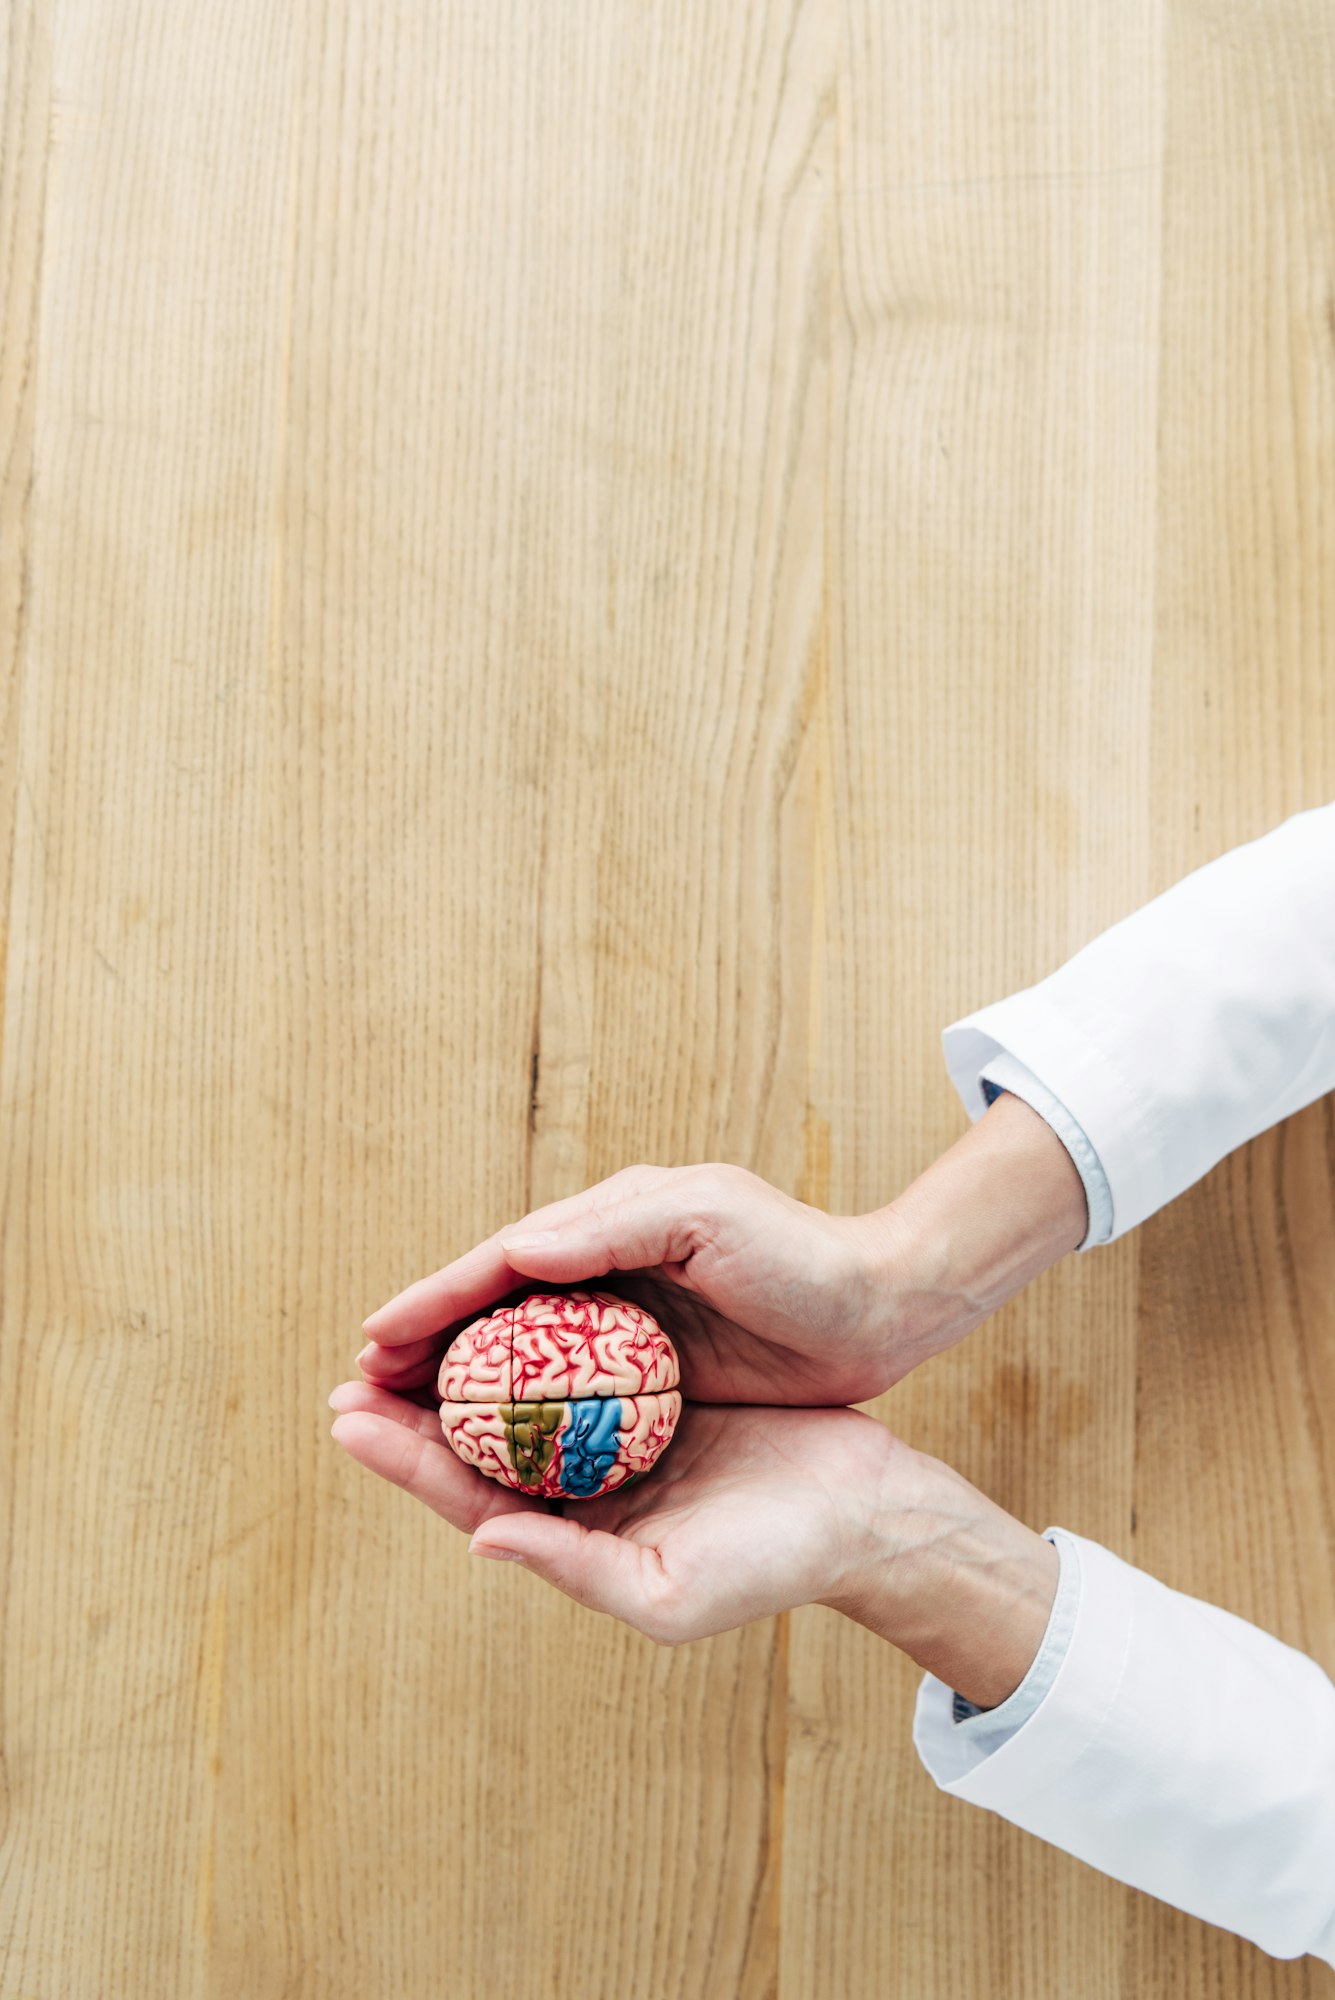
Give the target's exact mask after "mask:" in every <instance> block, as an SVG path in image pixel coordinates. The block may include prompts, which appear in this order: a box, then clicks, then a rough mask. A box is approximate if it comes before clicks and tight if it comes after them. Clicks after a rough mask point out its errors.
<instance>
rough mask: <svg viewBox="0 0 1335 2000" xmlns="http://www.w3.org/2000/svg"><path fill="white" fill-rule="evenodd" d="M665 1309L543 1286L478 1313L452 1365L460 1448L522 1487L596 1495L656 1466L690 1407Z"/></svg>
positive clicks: (447, 1375)
mask: <svg viewBox="0 0 1335 2000" xmlns="http://www.w3.org/2000/svg"><path fill="white" fill-rule="evenodd" d="M678 1379H679V1378H678V1373H677V1356H676V1353H675V1351H674V1349H673V1346H672V1342H671V1341H670V1340H669V1339H668V1337H667V1335H666V1334H665V1333H664V1331H663V1329H662V1327H661V1326H659V1324H658V1322H657V1320H655V1319H652V1318H651V1317H650V1316H649V1314H648V1313H647V1312H642V1311H641V1310H640V1308H639V1307H638V1306H633V1305H630V1304H628V1303H627V1301H626V1300H625V1299H617V1298H613V1297H611V1295H610V1294H609V1293H607V1292H535V1293H533V1294H532V1295H531V1296H530V1297H529V1298H526V1299H521V1300H520V1301H519V1303H518V1305H513V1306H503V1307H500V1308H499V1309H498V1310H497V1311H496V1312H494V1313H492V1314H491V1315H490V1316H489V1317H488V1318H486V1319H478V1320H474V1321H473V1324H472V1325H471V1326H466V1327H465V1328H464V1330H463V1332H462V1333H461V1334H459V1335H458V1337H457V1338H456V1339H455V1340H454V1341H453V1342H452V1344H451V1346H450V1349H449V1352H448V1353H447V1354H446V1356H445V1359H444V1361H443V1362H442V1363H441V1369H440V1394H441V1397H442V1402H441V1409H440V1421H441V1426H442V1428H443V1430H444V1432H445V1436H446V1439H447V1440H448V1442H449V1443H450V1444H451V1445H453V1447H454V1449H455V1451H456V1452H458V1454H459V1456H460V1458H462V1459H463V1460H465V1461H466V1463H467V1464H469V1465H475V1466H476V1467H477V1469H478V1471H479V1472H485V1473H486V1475H487V1477H488V1478H489V1479H499V1480H500V1482H501V1484H502V1485H503V1486H512V1487H513V1488H514V1489H515V1491H516V1492H517V1493H531V1494H534V1495H544V1496H546V1497H547V1498H549V1499H563V1500H592V1499H593V1498H594V1497H595V1496H596V1495H597V1494H599V1493H612V1492H614V1491H615V1490H616V1488H617V1487H618V1486H624V1485H626V1483H627V1482H628V1481H629V1480H631V1479H636V1478H638V1477H639V1475H640V1474H641V1473H644V1472H647V1471H648V1470H649V1468H650V1466H651V1465H653V1463H654V1461H655V1460H656V1459H657V1458H658V1456H659V1454H660V1453H661V1452H662V1451H663V1450H664V1448H665V1447H666V1445H667V1444H668V1443H669V1441H670V1440H671V1437H672V1433H673V1431H674V1430H675V1429H676V1427H677V1418H678V1417H679V1416H680V1415H681V1395H680V1392H679V1391H678V1388H677V1382H678Z"/></svg>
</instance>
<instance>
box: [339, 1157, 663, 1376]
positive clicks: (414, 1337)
mask: <svg viewBox="0 0 1335 2000" xmlns="http://www.w3.org/2000/svg"><path fill="white" fill-rule="evenodd" d="M678 1171H680V1169H676V1168H671V1167H648V1166H634V1167H623V1168H622V1170H621V1172H620V1173H618V1174H613V1175H612V1176H611V1177H610V1178H609V1179H608V1180H605V1181H600V1182H599V1183H598V1184H597V1185H596V1186H594V1187H591V1188H585V1189H583V1191H582V1192H581V1193H579V1194H573V1195H568V1196H567V1197H566V1198H565V1200H563V1201H554V1202H551V1203H549V1204H548V1205H547V1206H546V1207H545V1208H537V1209H534V1210H533V1211H532V1213H531V1214H529V1215H526V1216H524V1217H523V1218H522V1219H521V1220H520V1221H519V1222H517V1223H511V1224H509V1225H507V1227H506V1229H501V1230H497V1231H496V1232H495V1233H494V1234H493V1235H491V1236H489V1237H487V1239H486V1241H485V1242H482V1243H479V1244H477V1245H476V1246H475V1247H474V1248H473V1249H472V1250H468V1251H465V1253H464V1255H463V1256H462V1257H456V1258H455V1260H454V1262H453V1263H452V1264H446V1265H445V1266H444V1268H443V1269H442V1270H439V1271H435V1272H433V1273H432V1275H431V1276H430V1277H429V1278H419V1279H418V1280H417V1282H416V1283H415V1284H412V1285H409V1286H408V1287H407V1288H406V1290H404V1291H402V1292H400V1293H399V1294H398V1295H397V1297H395V1298H392V1299H390V1301H389V1303H388V1304H387V1305H383V1306H381V1307H380V1308H379V1309H378V1310H377V1311H376V1312H373V1313H372V1314H371V1316H370V1318H369V1319H367V1320H366V1321H365V1322H364V1323H363V1328H362V1331H363V1332H364V1333H365V1334H366V1336H367V1338H368V1339H369V1340H370V1341H372V1342H373V1343H374V1344H375V1345H376V1346H377V1347H383V1348H393V1347H402V1346H404V1345H406V1344H411V1343H413V1342H418V1341H422V1340H425V1339H430V1338H432V1337H433V1336H435V1335H437V1334H439V1333H440V1331H441V1330H442V1328H444V1327H447V1326H450V1325H451V1324H453V1323H454V1322H455V1321H459V1320H466V1319H471V1318H473V1317H474V1316H475V1315H476V1314H478V1313H482V1312H485V1311H486V1309H487V1307H488V1306H490V1305H494V1304H495V1302H496V1300H497V1299H500V1298H503V1297H504V1296H505V1294H506V1293H507V1292H509V1291H513V1290H514V1288H515V1286H516V1285H517V1284H519V1283H520V1282H522V1279H523V1276H524V1272H523V1270H522V1269H520V1268H519V1267H517V1266H515V1265H513V1264H511V1263H510V1262H509V1260H508V1259H507V1257H506V1255H505V1252H504V1250H503V1248H502V1243H503V1239H504V1238H505V1237H506V1236H507V1235H509V1234H518V1233H519V1232H520V1231H523V1230H533V1229H559V1228H561V1227H563V1226H564V1224H565V1223H566V1222H568V1221H570V1220H573V1219H574V1218H576V1217H578V1216H579V1215H580V1214H581V1213H582V1212H583V1211H584V1210H585V1209H586V1208H589V1207H593V1206H596V1205H597V1204H598V1203H599V1202H605V1201H608V1200H609V1199H615V1198H616V1196H617V1194H618V1193H624V1192H628V1191H630V1190H632V1189H638V1188H643V1187H648V1186H652V1185H653V1184H654V1183H656V1182H657V1181H660V1180H663V1179H666V1178H668V1177H669V1176H671V1175H672V1174H674V1173H676V1172H678ZM585 1275H590V1274H588V1273H586V1274H585Z"/></svg>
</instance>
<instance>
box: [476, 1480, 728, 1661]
mask: <svg viewBox="0 0 1335 2000" xmlns="http://www.w3.org/2000/svg"><path fill="white" fill-rule="evenodd" d="M469 1553H470V1555H475V1556H487V1557H492V1558H496V1559H498V1560H501V1561H508V1562H519V1563H522V1564H523V1566H524V1568H525V1569H530V1570H532V1571H533V1573H534V1575H535V1576H540V1577H541V1578H542V1579H543V1581H544V1582H546V1583H550V1584H552V1585H553V1586H554V1587H555V1588H556V1589H557V1590H560V1591H563V1592H564V1594H565V1595H566V1596H567V1597H573V1598H574V1600H575V1602H576V1603H577V1604H584V1605H587V1606H588V1608H589V1609H590V1610H591V1611H605V1612H606V1613H607V1614H608V1616H609V1617H612V1618H620V1619H621V1620H622V1622H623V1623H624V1624H627V1625H633V1626H634V1627H635V1628H636V1630H637V1631H640V1632H644V1633H646V1634H647V1635H648V1636H649V1637H650V1638H651V1639H658V1640H660V1641H662V1642H663V1643H665V1644H666V1643H670V1642H672V1641H674V1640H676V1639H680V1638H687V1637H689V1636H690V1633H689V1631H688V1630H687V1629H686V1626H685V1623H684V1620H683V1617H682V1613H681V1611H680V1609H679V1608H678V1607H677V1606H675V1605H674V1602H673V1592H672V1587H671V1582H670V1580H669V1578H668V1576H667V1573H666V1572H665V1570H664V1568H663V1564H662V1561H661V1559H660V1557H659V1554H658V1551H657V1549H654V1548H650V1547H647V1546H646V1545H644V1544H642V1543H639V1542H632V1541H625V1540H623V1539H622V1538H621V1537H620V1536H618V1535H608V1534H604V1533H602V1532H601V1530H599V1529H596V1528H585V1527H582V1526H581V1525H580V1523H579V1522H578V1521H575V1520H572V1519H570V1517H569V1516H561V1515H558V1514H538V1513H529V1512H525V1513H523V1514H508V1515H506V1516H505V1518H504V1519H493V1520H490V1521H488V1522H487V1523H486V1524H485V1526H483V1527H481V1528H479V1529H478V1531H477V1533H476V1534H475V1535H474V1536H473V1539H472V1542H471V1543H470V1544H469Z"/></svg>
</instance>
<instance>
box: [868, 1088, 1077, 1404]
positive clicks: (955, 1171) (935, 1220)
mask: <svg viewBox="0 0 1335 2000" xmlns="http://www.w3.org/2000/svg"><path fill="white" fill-rule="evenodd" d="M864 1220H865V1222H866V1224H867V1226H868V1230H869V1233H870V1235H871V1237H872V1239H873V1242H874V1245H875V1252H874V1254H875V1256H876V1259H877V1261H878V1264H879V1267H880V1270H881V1273H882V1277H883V1283H882V1287H881V1293H880V1295H881V1298H882V1299H883V1301H884V1304H883V1311H884V1315H885V1321H886V1324H885V1328H884V1331H885V1335H886V1337H887V1339H891V1338H892V1339H893V1341H894V1344H895V1346H896V1348H897V1349H898V1350H900V1351H902V1352H903V1353H904V1354H905V1356H906V1363H907V1366H910V1367H911V1366H913V1365H914V1364H915V1363H916V1362H918V1361H921V1360H923V1359H925V1358H926V1356H928V1355H930V1354H936V1353H939V1352H940V1350H941V1349H942V1348H944V1347H950V1346H952V1345H953V1344H954V1342H955V1341H957V1340H961V1339H963V1337H964V1335H965V1334H966V1333H968V1332H969V1330H970V1328H972V1327H975V1326H977V1325H978V1323H979V1321H980V1320H983V1319H986V1318H987V1316H988V1314H989V1313H993V1312H995V1311H996V1310H997V1308H998V1307H999V1306H1002V1305H1004V1304H1005V1302H1006V1300H1007V1299H1009V1298H1011V1297H1013V1296H1014V1294H1015V1293H1016V1292H1018V1291H1020V1290H1021V1289H1022V1287H1023V1286H1025V1285H1027V1284H1028V1283H1029V1281H1030V1279H1031V1278H1035V1277H1037V1275H1038V1274H1039V1272H1040V1271H1045V1270H1046V1269H1047V1268H1048V1266H1049V1265H1051V1264H1055V1263H1057V1262H1058V1261H1059V1259H1060V1258H1062V1257H1064V1256H1065V1255H1066V1254H1067V1252H1068V1251H1071V1250H1074V1249H1075V1248H1076V1247H1077V1246H1078V1244H1079V1243H1080V1242H1081V1240H1082V1239H1083V1237H1084V1233H1085V1223H1086V1210H1085V1195H1084V1188H1083V1186H1082V1183H1081V1180H1080V1175H1079V1173H1078V1172H1077V1171H1076V1168H1075V1165H1074V1163H1073V1161H1072V1159H1071V1156H1070V1154H1069V1153H1068V1152H1067V1150H1066V1148H1065V1146H1064V1145H1063V1144H1062V1142H1061V1140H1060V1139H1059V1138H1058V1137H1057V1136H1056V1134H1055V1133H1054V1132H1053V1131H1052V1129H1051V1127H1050V1126H1049V1125H1048V1124H1047V1123H1046V1122H1045V1121H1044V1120H1043V1119H1042V1118H1040V1117H1039V1115H1038V1113H1037V1112H1036V1111H1032V1110H1031V1109H1030V1108H1029V1106H1028V1105H1027V1104H1023V1103H1021V1101H1020V1099H1019V1098H1017V1097H1011V1096H1004V1097H1001V1098H999V1099H998V1101H997V1102H996V1103H995V1104H994V1105H993V1106H992V1108H991V1110H990V1111H989V1112H988V1113H987V1114H986V1116H985V1117H983V1118H982V1119H980V1120H979V1122H978V1123H977V1124H976V1125H974V1126H972V1127H971V1128H970V1130H969V1131H968V1132H966V1133H965V1134H964V1136H963V1138H961V1139H959V1140H957V1141H956V1143H955V1144H954V1145H953V1146H952V1147H951V1148H950V1150H949V1151H948V1152H946V1153H943V1154H942V1155H941V1157H940V1159H939V1160H936V1161H934V1162H933V1164H932V1165H931V1166H930V1167H928V1169H927V1171H926V1172H925V1173H924V1174H922V1175H920V1176H919V1178H918V1179H917V1180H916V1181H914V1182H913V1183H912V1185H911V1186H910V1187H908V1188H906V1189H905V1191H904V1192H903V1194H901V1195H899V1196H898V1197H897V1198H896V1199H895V1200H894V1201H893V1202H891V1203H890V1204H889V1205H888V1207H886V1208H883V1209H880V1210H878V1211H876V1212H875V1213H874V1214H872V1215H869V1216H867V1217H865V1218H864ZM901 1372H903V1371H901Z"/></svg>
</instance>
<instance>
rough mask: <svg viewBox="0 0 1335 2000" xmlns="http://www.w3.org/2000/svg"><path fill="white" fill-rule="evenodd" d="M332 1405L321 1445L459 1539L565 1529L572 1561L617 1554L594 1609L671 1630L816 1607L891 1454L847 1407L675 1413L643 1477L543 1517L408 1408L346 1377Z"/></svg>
mask: <svg viewBox="0 0 1335 2000" xmlns="http://www.w3.org/2000/svg"><path fill="white" fill-rule="evenodd" d="M330 1400H331V1402H332V1403H333V1404H334V1407H335V1408H336V1409H337V1410H338V1411H339V1413H340V1415H339V1422H338V1424H337V1425H336V1426H335V1436H336V1437H337V1438H338V1441H339V1442H340V1443H341V1444H342V1445H343V1446H344V1447H345V1448H346V1449H347V1450H348V1451H350V1452H351V1454H352V1456H353V1457H354V1458H356V1459H357V1460H358V1461H359V1462H360V1463H361V1464H362V1465H365V1466H366V1467H368V1469H369V1470H371V1471H373V1472H376V1473H378V1474H379V1475H380V1476H381V1478H383V1479H387V1480H389V1481H391V1483H393V1484H394V1485H396V1486H402V1487H405V1488H406V1489H407V1490H408V1491H409V1492H411V1493H413V1494H415V1495H416V1496H417V1498H418V1499H420V1500H422V1501H424V1502H425V1503H426V1505H427V1506H429V1507H431V1508H432V1509H433V1510H434V1511H435V1512H436V1513H438V1514H441V1515H443V1516H444V1518H445V1519H446V1520H448V1521H449V1522H451V1523H452V1524H453V1526H455V1527H456V1528H460V1529H462V1530H463V1531H464V1532H465V1533H468V1534H474V1533H477V1532H478V1531H479V1530H481V1531H482V1532H483V1533H484V1534H485V1533H486V1532H487V1531H488V1529H489V1528H490V1527H491V1526H492V1524H496V1525H497V1526H500V1525H501V1523H502V1522H503V1523H504V1526H503V1529H502V1533H503V1534H504V1535H505V1536H507V1537H509V1538H510V1540H511V1542H512V1543H513V1542H514V1541H516V1540H519V1541H525V1540H526V1541H527V1542H528V1543H529V1544H533V1543H534V1542H535V1538H536V1539H537V1540H541V1539H542V1538H543V1537H546V1538H547V1539H548V1541H550V1539H551V1537H553V1536H563V1537H566V1538H573V1540H574V1542H575V1544H576V1545H578V1546H580V1547H582V1548H583V1549H584V1550H585V1552H586V1553H587V1551H588V1550H590V1549H592V1550H594V1551H595V1552H596V1551H597V1550H598V1549H602V1550H604V1551H611V1548H612V1544H613V1543H615V1544H616V1545H618V1548H619V1550H620V1553H619V1554H616V1555H615V1564H614V1567H616V1568H617V1569H618V1570H619V1572H620V1578H619V1582H618V1585H617V1588H618V1589H619V1591H620V1592H621V1598H620V1602H618V1603H617V1604H616V1605H615V1606H608V1607H605V1608H615V1609H616V1610H617V1611H618V1614H619V1615H621V1616H623V1617H627V1618H629V1619H630V1621H631V1622H632V1623H635V1624H639V1625H640V1626H641V1627H642V1629H644V1630H653V1629H654V1628H655V1626H657V1627H659V1628H661V1629H662V1630H664V1631H671V1633H672V1635H673V1636H674V1637H690V1638H698V1637H702V1636H704V1635H705V1634H707V1633H711V1632H721V1631H726V1630H727V1629H729V1628H730V1627H732V1626H734V1625H740V1624H743V1623H745V1622H746V1620H747V1619H750V1618H760V1617H764V1616H766V1615H768V1614H769V1613H771V1612H776V1611H782V1610H786V1609H787V1608H789V1607H790V1606H793V1605H797V1604H803V1603H806V1602H809V1601H811V1600H813V1599H817V1598H828V1597H829V1596H830V1595H831V1594H832V1593H833V1591H834V1590H835V1588H836V1587H837V1585H838V1581H839V1579H840V1578H842V1577H844V1576H846V1575H847V1574H848V1573H849V1572H850V1571H851V1567H852V1564H853V1562H854V1560H855V1557H856V1555H857V1553H858V1551H859V1549H860V1548H861V1547H862V1545H863V1541H864V1538H865V1535H866V1533H867V1526H868V1521H869V1517H870V1516H871V1514H872V1512H873V1510H874V1506H875V1504H876V1502H877V1501H878V1500H879V1499H880V1498H882V1497H883V1493H884V1487H883V1483H882V1482H883V1480H884V1476H885V1468H886V1466H887V1463H892V1462H896V1463H897V1462H898V1461H896V1460H895V1458H894V1455H895V1454H896V1453H902V1452H903V1450H904V1448H903V1447H902V1446H900V1445H899V1444H898V1443H897V1442H896V1440H894V1439H893V1438H891V1437H890V1436H889V1434H888V1433H887V1432H886V1431H885V1430H883V1429H882V1427H881V1426H880V1425H879V1424H877V1423H875V1422H873V1421H872V1419H871V1418H870V1417H864V1416H861V1415H859V1414H858V1413H857V1412H856V1411H855V1410H846V1409H845V1410H795V1409H766V1408H752V1407H749V1406H744V1407H719V1406H717V1405H711V1404H688V1405H687V1407H686V1409H685V1411H684V1413H683V1416H682V1421H681V1425H680V1427H679V1430H678V1434H677V1436H676V1438H675V1439H674V1440H673V1443H672V1446H671V1449H670V1450H669V1451H668V1452H667V1453H666V1454H665V1455H664V1457H663V1458H662V1460H661V1461H660V1462H659V1464H658V1465H657V1466H655V1468H654V1470H653V1473H652V1474H651V1475H650V1476H649V1477H647V1478H646V1479H644V1480H643V1481H642V1482H637V1483H636V1484H634V1485H632V1486H628V1487H623V1488H622V1489H621V1490H620V1491H619V1492H616V1493H609V1494H605V1495H604V1496H603V1497H602V1498H601V1499H598V1500H589V1501H578V1502H571V1503H565V1504H564V1506H563V1507H560V1508H554V1507H553V1506H552V1505H551V1504H550V1503H548V1502H545V1501H535V1500H531V1499H528V1498H525V1497H522V1496H521V1495H519V1494H517V1493H512V1492H510V1491H508V1490H507V1489H506V1488H505V1487H502V1486H498V1485H496V1484H495V1483H494V1482H493V1481H491V1480H488V1479H484V1478H483V1476H482V1474H481V1473H479V1472H476V1471H474V1470H473V1469H472V1468H471V1467H470V1466H466V1465H464V1464H463V1462H462V1461H461V1460H460V1459H458V1458H456V1457H455V1455H454V1453H453V1452H452V1451H451V1449H450V1448H449V1446H448V1445H447V1444H446V1443H445V1440H444V1438H443V1437H442V1436H441V1432H440V1426H439V1423H438V1421H437V1419H436V1417H435V1413H434V1411H431V1410H428V1409H425V1408H423V1407H422V1405H420V1404H418V1403H415V1402H412V1401H410V1400H408V1399H407V1398H405V1397H401V1396H393V1395H391V1394H389V1392H388V1391H386V1390H384V1389H379V1388H374V1387H372V1386H370V1385H369V1384H366V1383H354V1382H349V1383H345V1384H344V1385H343V1387H342V1388H340V1389H338V1390H336V1391H335V1392H334V1395H333V1396H332V1397H331V1399H330ZM907 1456H908V1457H911V1456H912V1454H908V1455H907ZM554 1515H557V1516H559V1517H560V1518H559V1519H554V1518H553V1516H554ZM535 1553H537V1554H538V1555H539V1556H540V1554H541V1552H540V1550H538V1551H535ZM533 1566H534V1567H539V1568H541V1567H542V1562H541V1560H537V1561H534V1562H533ZM544 1573H549V1574H551V1580H552V1581H555V1582H559V1583H560V1584H561V1587H562V1588H566V1589H570V1590H571V1591H572V1594H575V1595H580V1594H581V1592H580V1590H579V1588H578V1587H577V1586H576V1584H574V1583H572V1582H571V1581H570V1580H569V1579H568V1578H563V1577H562V1576H560V1575H558V1574H556V1573H555V1572H553V1571H550V1570H547V1571H544Z"/></svg>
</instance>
